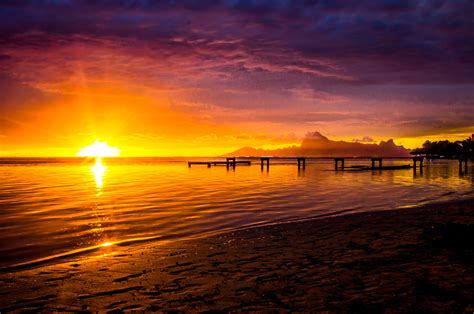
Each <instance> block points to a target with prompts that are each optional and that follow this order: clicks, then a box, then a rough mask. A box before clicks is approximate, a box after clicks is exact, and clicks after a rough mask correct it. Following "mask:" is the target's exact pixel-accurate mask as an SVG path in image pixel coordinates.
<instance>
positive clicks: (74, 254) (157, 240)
mask: <svg viewBox="0 0 474 314" xmlns="http://www.w3.org/2000/svg"><path fill="white" fill-rule="evenodd" d="M443 197H444V195H443V196H441V197H440V198H438V199H436V200H428V201H420V202H419V203H418V204H412V205H401V206H398V207H396V208H391V209H384V210H380V209H379V210H368V211H362V212H360V211H356V212H353V211H354V209H353V208H347V209H342V210H338V211H334V212H329V213H324V214H317V215H313V216H308V217H300V218H293V219H288V220H277V221H270V222H255V223H250V224H247V225H243V226H238V227H234V228H229V229H226V230H221V231H208V232H204V233H198V234H194V235H190V236H188V237H184V238H183V237H179V236H176V235H173V234H171V235H156V236H151V237H147V238H132V239H127V240H122V241H116V242H113V243H112V245H114V246H115V247H117V248H127V247H129V246H133V245H136V247H135V248H134V249H135V250H140V249H141V248H142V247H149V246H152V247H158V246H161V245H162V244H164V243H167V242H181V241H191V240H199V239H204V238H210V237H216V236H220V235H225V234H229V233H234V232H239V231H242V230H247V229H254V228H265V227H269V226H273V225H285V224H292V223H298V222H305V221H311V220H321V219H333V218H337V217H345V216H347V217H348V218H349V217H350V216H352V215H359V214H368V213H378V212H389V211H397V210H403V209H408V208H418V207H424V206H428V205H440V204H451V203H458V202H469V201H473V202H474V197H473V196H471V194H468V195H461V197H462V199H456V200H453V199H448V200H446V199H443ZM102 249H103V245H102V244H97V245H94V246H89V247H83V248H79V249H76V250H73V251H66V252H63V253H59V254H55V255H50V256H45V257H41V258H38V259H33V260H30V261H25V262H20V263H15V264H11V265H8V266H1V267H0V276H1V275H2V274H5V273H10V272H18V271H24V270H30V269H36V268H40V267H47V266H53V265H57V264H64V263H68V262H71V261H75V260H77V259H79V260H82V259H88V258H94V257H95V255H93V254H94V253H100V252H101V250H102Z"/></svg>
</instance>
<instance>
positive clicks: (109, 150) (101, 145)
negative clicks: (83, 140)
mask: <svg viewBox="0 0 474 314" xmlns="http://www.w3.org/2000/svg"><path fill="white" fill-rule="evenodd" d="M77 156H80V157H99V158H100V157H118V156H120V150H119V149H117V148H115V147H112V146H109V145H108V144H107V143H106V142H100V141H99V140H96V141H95V142H94V143H93V144H91V145H89V146H86V147H83V148H81V149H80V150H79V152H78V153H77Z"/></svg>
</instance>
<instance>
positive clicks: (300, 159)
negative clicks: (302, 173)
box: [296, 157, 306, 171]
mask: <svg viewBox="0 0 474 314" xmlns="http://www.w3.org/2000/svg"><path fill="white" fill-rule="evenodd" d="M296 159H297V160H298V171H299V170H300V169H301V167H303V170H305V169H306V158H305V157H297V158H296Z"/></svg>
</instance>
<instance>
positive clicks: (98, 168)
mask: <svg viewBox="0 0 474 314" xmlns="http://www.w3.org/2000/svg"><path fill="white" fill-rule="evenodd" d="M91 170H92V173H93V174H94V178H95V185H96V187H97V188H98V189H101V188H102V187H103V186H104V181H103V178H104V175H105V171H106V170H107V167H106V166H104V165H102V158H100V157H97V160H96V162H95V165H94V166H92V167H91Z"/></svg>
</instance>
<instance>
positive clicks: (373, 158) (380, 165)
mask: <svg viewBox="0 0 474 314" xmlns="http://www.w3.org/2000/svg"><path fill="white" fill-rule="evenodd" d="M371 160H372V170H375V162H376V161H377V162H378V164H379V167H378V168H379V170H382V158H380V157H372V158H371Z"/></svg>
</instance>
